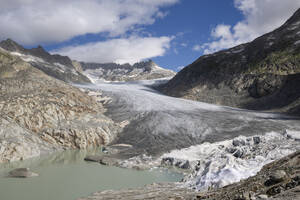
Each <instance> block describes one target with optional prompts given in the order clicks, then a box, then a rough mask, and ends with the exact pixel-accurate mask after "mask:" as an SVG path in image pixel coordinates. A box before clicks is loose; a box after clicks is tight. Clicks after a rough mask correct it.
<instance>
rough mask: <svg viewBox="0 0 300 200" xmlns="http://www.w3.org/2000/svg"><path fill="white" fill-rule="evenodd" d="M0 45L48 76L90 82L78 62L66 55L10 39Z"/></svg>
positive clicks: (76, 81)
mask: <svg viewBox="0 0 300 200" xmlns="http://www.w3.org/2000/svg"><path fill="white" fill-rule="evenodd" d="M0 47H1V48H3V49H5V50H7V51H9V52H11V53H12V54H13V55H16V56H19V57H20V58H21V59H22V60H24V61H25V62H28V63H30V64H31V65H32V66H34V67H35V68H37V69H40V70H41V71H43V72H45V73H46V74H48V75H49V76H52V77H55V78H57V79H60V80H63V81H65V82H72V83H90V80H89V79H88V78H87V77H86V76H84V75H83V74H82V70H81V68H80V64H79V63H77V62H74V61H72V60H71V59H70V58H69V57H67V56H61V55H57V54H55V55H51V54H50V53H48V52H47V51H45V49H43V47H41V46H38V47H37V48H32V49H25V48H24V47H22V46H21V45H19V44H17V43H16V42H14V41H13V40H11V39H7V40H4V41H2V42H0Z"/></svg>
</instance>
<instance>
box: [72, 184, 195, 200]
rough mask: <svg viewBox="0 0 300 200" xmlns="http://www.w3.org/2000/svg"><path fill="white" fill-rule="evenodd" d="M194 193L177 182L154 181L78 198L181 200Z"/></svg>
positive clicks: (191, 196) (193, 197)
mask: <svg viewBox="0 0 300 200" xmlns="http://www.w3.org/2000/svg"><path fill="white" fill-rule="evenodd" d="M195 196H196V193H195V192H193V191H192V190H188V189H185V188H180V184H177V183H154V184H151V185H147V186H144V187H141V188H136V189H127V190H119V191H113V190H107V191H103V192H96V193H94V194H92V195H91V196H90V197H87V198H80V199H78V200H104V199H105V200H108V199H122V200H123V199H124V200H131V199H136V200H138V199H140V200H142V199H157V200H165V199H169V200H183V199H195Z"/></svg>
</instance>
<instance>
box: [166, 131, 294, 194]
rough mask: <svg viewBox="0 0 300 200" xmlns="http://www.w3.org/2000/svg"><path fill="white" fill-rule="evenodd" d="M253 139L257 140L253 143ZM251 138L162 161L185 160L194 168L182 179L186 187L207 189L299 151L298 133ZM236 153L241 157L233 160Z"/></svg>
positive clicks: (174, 154)
mask: <svg viewBox="0 0 300 200" xmlns="http://www.w3.org/2000/svg"><path fill="white" fill-rule="evenodd" d="M254 137H256V138H259V140H257V141H256V143H255V142H254V139H253V138H254ZM254 137H244V136H239V137H237V138H235V139H233V140H227V141H222V142H217V143H203V144H201V145H196V146H191V147H189V148H186V149H181V150H174V151H172V152H170V153H168V154H164V155H163V156H162V157H161V159H162V158H165V157H170V158H175V159H180V160H188V161H189V162H190V163H191V165H192V166H193V173H192V174H191V175H189V176H187V177H185V186H188V187H191V188H193V189H196V190H206V189H208V188H210V187H223V186H225V185H228V184H232V183H234V182H238V181H240V180H242V179H246V178H248V177H250V176H254V175H255V174H256V173H257V172H258V171H260V170H261V168H262V167H263V166H264V165H265V164H267V163H270V162H272V161H274V160H277V159H280V158H282V157H284V156H286V155H288V154H290V153H293V152H295V151H296V150H300V142H299V139H300V132H299V131H292V130H286V131H285V132H284V133H277V132H270V133H267V134H266V135H264V136H254ZM233 141H235V145H234V144H233V143H234V142H233ZM258 141H259V142H258ZM236 151H240V154H241V155H242V156H241V157H235V156H234V153H235V152H236Z"/></svg>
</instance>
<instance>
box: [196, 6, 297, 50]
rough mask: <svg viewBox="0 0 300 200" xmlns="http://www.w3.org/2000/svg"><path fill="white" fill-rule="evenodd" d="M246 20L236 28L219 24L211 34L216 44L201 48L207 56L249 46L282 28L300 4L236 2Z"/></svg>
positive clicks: (205, 45) (212, 43)
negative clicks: (246, 43)
mask: <svg viewBox="0 0 300 200" xmlns="http://www.w3.org/2000/svg"><path fill="white" fill-rule="evenodd" d="M234 3H235V6H236V8H237V9H239V10H240V11H242V13H243V15H244V16H245V19H244V20H243V21H240V22H238V23H237V24H236V25H235V26H233V27H232V26H230V25H224V24H220V25H217V26H216V27H215V29H214V30H213V31H212V33H211V36H212V38H213V39H214V41H212V42H209V43H206V44H204V45H202V48H204V54H209V53H213V52H216V51H219V50H221V49H226V48H230V47H233V46H236V45H238V44H241V43H245V42H249V41H251V40H253V39H255V38H257V37H259V36H261V35H263V34H265V33H267V32H270V31H273V30H274V29H276V28H278V27H279V26H281V25H282V24H283V23H284V22H285V21H286V20H287V19H288V18H289V17H290V16H291V15H292V14H293V13H294V12H295V11H296V10H297V9H298V8H299V7H300V1H299V0H234Z"/></svg>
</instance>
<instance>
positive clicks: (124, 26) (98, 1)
mask: <svg viewBox="0 0 300 200" xmlns="http://www.w3.org/2000/svg"><path fill="white" fill-rule="evenodd" d="M177 1H178V0H42V1H41V0H9V1H8V0H0V5H1V6H0V27H1V29H0V39H6V38H12V39H14V40H16V41H18V42H20V43H22V44H37V43H45V42H61V41H64V40H67V39H70V38H72V37H74V36H78V35H83V34H86V33H109V35H110V36H119V35H122V34H124V33H126V32H127V31H128V30H131V29H133V28H136V26H138V25H145V24H146V25H147V24H152V23H154V21H155V20H156V19H157V18H163V17H164V16H165V15H166V14H167V13H166V12H162V11H161V10H160V8H161V7H163V6H169V5H172V4H174V3H176V2H177Z"/></svg>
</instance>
